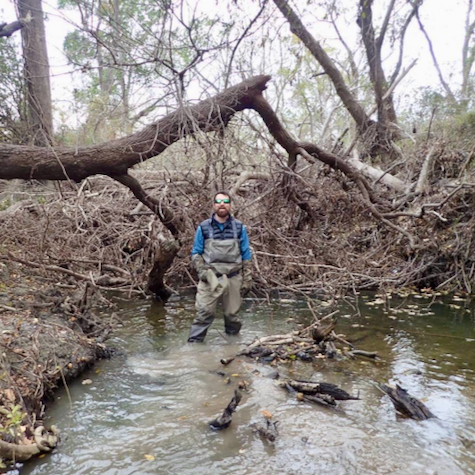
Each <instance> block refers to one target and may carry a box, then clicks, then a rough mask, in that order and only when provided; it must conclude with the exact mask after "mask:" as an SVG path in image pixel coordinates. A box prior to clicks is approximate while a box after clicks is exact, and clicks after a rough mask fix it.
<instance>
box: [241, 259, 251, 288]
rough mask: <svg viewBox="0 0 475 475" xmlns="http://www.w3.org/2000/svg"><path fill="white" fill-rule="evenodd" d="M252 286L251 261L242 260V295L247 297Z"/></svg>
mask: <svg viewBox="0 0 475 475" xmlns="http://www.w3.org/2000/svg"><path fill="white" fill-rule="evenodd" d="M251 287H252V269H251V261H242V284H241V296H242V297H245V296H246V295H247V294H248V293H249V291H250V290H251Z"/></svg>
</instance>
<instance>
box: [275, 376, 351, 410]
mask: <svg viewBox="0 0 475 475" xmlns="http://www.w3.org/2000/svg"><path fill="white" fill-rule="evenodd" d="M278 385H279V386H280V387H282V388H285V389H287V390H288V391H289V392H290V393H291V394H294V395H295V396H296V398H297V400H298V401H307V402H312V403H316V404H320V405H322V406H327V407H336V405H337V402H336V401H348V400H351V399H354V400H358V399H359V396H351V395H350V394H348V393H347V392H346V391H345V390H343V389H341V388H339V387H338V386H336V385H335V384H331V383H323V382H314V381H299V380H294V379H288V380H285V381H279V383H278Z"/></svg>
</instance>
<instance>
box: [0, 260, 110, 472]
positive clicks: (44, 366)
mask: <svg viewBox="0 0 475 475" xmlns="http://www.w3.org/2000/svg"><path fill="white" fill-rule="evenodd" d="M60 285H61V284H60ZM98 303H99V301H98V296H97V295H95V292H94V290H93V289H92V288H91V287H90V286H88V285H87V284H86V285H84V286H82V287H78V288H76V289H75V290H74V292H73V290H72V289H67V288H65V287H64V285H62V286H61V287H58V285H56V286H55V285H52V284H51V283H46V281H44V280H42V278H41V277H40V276H37V275H32V274H31V271H30V270H28V269H26V268H25V267H24V266H22V265H21V264H18V263H14V262H6V263H5V262H0V347H1V352H0V359H1V376H0V457H1V459H2V460H1V463H2V465H3V467H5V465H6V463H9V462H14V461H20V460H26V459H28V458H30V457H31V456H34V455H38V454H40V453H41V452H44V451H49V450H51V449H52V448H53V446H54V445H55V444H56V443H57V437H56V438H55V435H56V434H55V429H54V428H53V434H51V433H49V432H47V431H45V429H44V428H43V423H42V418H43V416H44V413H45V405H46V403H47V402H48V401H51V400H52V398H53V394H54V390H55V389H56V388H58V387H59V386H61V385H65V384H67V382H68V381H69V380H72V379H73V378H75V377H77V376H78V375H79V374H81V373H82V372H83V371H84V370H85V369H86V368H88V367H89V366H91V365H92V364H93V363H94V362H95V361H97V360H98V359H101V358H105V357H109V356H110V355H111V352H112V350H111V349H109V348H108V347H107V346H106V345H105V343H104V341H105V340H106V338H107V336H108V334H109V333H110V332H111V330H112V325H113V323H114V318H115V317H114V315H113V314H112V317H111V319H108V321H103V320H101V319H99V318H98V317H97V316H96V315H94V313H93V312H92V311H91V308H93V306H95V305H97V304H98ZM101 303H102V305H103V304H104V303H103V302H101ZM45 440H46V442H44V441H45ZM42 441H43V442H42Z"/></svg>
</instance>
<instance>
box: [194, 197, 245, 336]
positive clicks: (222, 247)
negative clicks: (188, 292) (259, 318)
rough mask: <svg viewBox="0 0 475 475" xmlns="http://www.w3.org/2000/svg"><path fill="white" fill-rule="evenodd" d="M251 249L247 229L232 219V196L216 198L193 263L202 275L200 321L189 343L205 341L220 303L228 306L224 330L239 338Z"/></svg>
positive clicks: (198, 238)
mask: <svg viewBox="0 0 475 475" xmlns="http://www.w3.org/2000/svg"><path fill="white" fill-rule="evenodd" d="M251 257H252V254H251V249H250V247H249V238H248V236H247V231H246V227H245V226H244V224H242V223H241V221H238V220H237V219H235V218H233V217H232V216H231V197H230V196H229V193H226V192H224V191H220V192H218V193H216V195H215V196H214V203H213V214H212V215H211V218H209V219H206V220H205V221H203V222H202V223H201V224H200V225H199V226H198V229H197V230H196V234H195V241H194V243H193V249H192V250H191V261H192V262H193V265H194V267H195V269H196V271H197V273H198V278H199V283H198V291H197V293H196V318H195V320H194V321H193V324H192V325H191V329H190V336H189V337H188V341H189V342H201V341H203V340H204V339H205V336H206V333H207V332H208V329H209V327H210V326H211V324H212V323H213V320H214V312H215V310H216V305H217V303H218V300H219V299H220V298H222V302H223V307H224V330H225V332H226V333H227V334H228V335H237V334H238V333H239V330H240V329H241V322H240V321H239V318H238V317H237V313H238V311H239V308H240V307H241V302H242V297H243V296H244V295H246V294H247V293H248V292H249V290H250V289H251V283H252V277H251Z"/></svg>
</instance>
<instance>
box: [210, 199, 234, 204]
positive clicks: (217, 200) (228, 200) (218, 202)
mask: <svg viewBox="0 0 475 475" xmlns="http://www.w3.org/2000/svg"><path fill="white" fill-rule="evenodd" d="M214 202H215V203H216V204H217V205H219V204H221V203H224V204H226V205H227V204H229V203H231V200H230V199H229V198H218V199H216V200H214Z"/></svg>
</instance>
